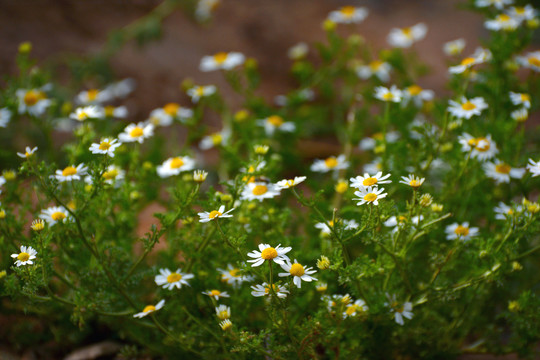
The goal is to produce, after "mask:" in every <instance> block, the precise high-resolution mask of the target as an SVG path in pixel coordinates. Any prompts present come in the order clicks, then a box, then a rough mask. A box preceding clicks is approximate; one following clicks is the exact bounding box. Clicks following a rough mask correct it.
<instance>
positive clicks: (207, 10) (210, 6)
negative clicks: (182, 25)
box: [195, 0, 220, 21]
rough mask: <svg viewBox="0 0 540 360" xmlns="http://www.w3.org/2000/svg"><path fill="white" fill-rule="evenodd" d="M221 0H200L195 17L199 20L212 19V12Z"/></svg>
mask: <svg viewBox="0 0 540 360" xmlns="http://www.w3.org/2000/svg"><path fill="white" fill-rule="evenodd" d="M219 4H220V0H199V1H198V2H197V8H196V9H195V17H196V18H197V20H198V21H206V20H208V19H210V16H211V15H212V12H213V11H215V10H216V9H217V7H218V6H219Z"/></svg>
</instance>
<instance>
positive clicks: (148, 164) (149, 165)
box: [142, 161, 154, 170]
mask: <svg viewBox="0 0 540 360" xmlns="http://www.w3.org/2000/svg"><path fill="white" fill-rule="evenodd" d="M142 167H143V169H144V170H152V169H153V168H154V164H152V163H151V162H150V161H145V162H143V164H142Z"/></svg>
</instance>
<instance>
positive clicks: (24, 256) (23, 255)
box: [17, 252, 30, 261]
mask: <svg viewBox="0 0 540 360" xmlns="http://www.w3.org/2000/svg"><path fill="white" fill-rule="evenodd" d="M28 259H30V254H29V253H25V252H22V253H20V254H19V255H18V256H17V260H20V261H27V260H28Z"/></svg>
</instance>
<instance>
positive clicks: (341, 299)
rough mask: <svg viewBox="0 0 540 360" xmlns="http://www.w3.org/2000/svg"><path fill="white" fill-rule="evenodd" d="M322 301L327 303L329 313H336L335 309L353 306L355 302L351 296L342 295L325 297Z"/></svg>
mask: <svg viewBox="0 0 540 360" xmlns="http://www.w3.org/2000/svg"><path fill="white" fill-rule="evenodd" d="M321 299H322V300H323V301H324V302H326V308H327V309H328V312H329V313H334V312H335V311H334V309H335V308H338V309H339V308H341V309H343V308H346V307H347V306H349V305H351V303H352V302H353V301H352V300H353V299H352V298H351V296H350V295H349V294H345V295H340V294H334V295H332V296H327V295H323V296H322V297H321Z"/></svg>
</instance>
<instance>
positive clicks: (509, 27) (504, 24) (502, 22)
mask: <svg viewBox="0 0 540 360" xmlns="http://www.w3.org/2000/svg"><path fill="white" fill-rule="evenodd" d="M519 23H520V21H519V20H518V19H515V18H513V17H511V16H508V15H506V14H499V15H497V17H495V19H492V20H487V21H485V22H484V26H485V28H486V29H488V30H492V31H499V30H504V31H513V30H515V29H516V28H517V27H518V26H519Z"/></svg>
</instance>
